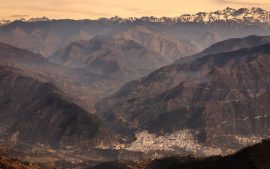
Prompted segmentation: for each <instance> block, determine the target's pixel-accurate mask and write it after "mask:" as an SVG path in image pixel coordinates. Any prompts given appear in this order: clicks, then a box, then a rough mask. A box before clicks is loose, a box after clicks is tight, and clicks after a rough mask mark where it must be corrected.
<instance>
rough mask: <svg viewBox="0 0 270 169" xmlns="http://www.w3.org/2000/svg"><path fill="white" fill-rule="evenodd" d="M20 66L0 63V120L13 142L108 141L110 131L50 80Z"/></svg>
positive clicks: (73, 143)
mask: <svg viewBox="0 0 270 169" xmlns="http://www.w3.org/2000/svg"><path fill="white" fill-rule="evenodd" d="M19 72H23V71H21V70H15V69H13V68H10V67H6V66H1V67H0V94H1V99H0V105H1V106H0V117H1V118H0V119H1V120H0V123H1V126H2V129H1V131H2V133H1V134H3V138H5V139H6V140H7V141H8V142H10V143H13V144H22V145H24V146H27V145H28V144H30V145H34V144H37V143H40V144H44V145H48V146H52V147H64V146H78V147H84V146H87V147H89V146H90V147H94V146H96V145H100V144H104V145H106V144H110V143H112V142H113V140H114V137H113V134H112V132H110V130H108V129H107V128H106V126H105V125H104V124H103V123H102V122H101V120H99V119H98V117H96V116H95V115H93V114H90V113H89V112H87V111H85V110H83V109H82V108H80V107H79V106H78V105H77V104H75V103H74V102H73V101H72V99H70V98H69V97H68V96H65V94H63V93H62V92H61V91H60V90H58V89H57V88H56V87H55V86H54V85H52V84H50V83H44V82H42V81H40V80H38V79H35V78H33V77H31V76H30V77H29V76H28V75H24V74H22V73H19Z"/></svg>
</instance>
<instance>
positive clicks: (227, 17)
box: [0, 7, 270, 25]
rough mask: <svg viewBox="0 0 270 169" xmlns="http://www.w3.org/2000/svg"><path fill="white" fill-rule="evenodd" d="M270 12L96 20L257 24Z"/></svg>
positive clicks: (231, 11)
mask: <svg viewBox="0 0 270 169" xmlns="http://www.w3.org/2000/svg"><path fill="white" fill-rule="evenodd" d="M269 15H270V12H269V11H266V10H264V9H262V8H257V7H252V8H239V9H233V8H230V7H227V8H226V9H224V10H217V11H213V12H198V13H196V14H183V15H181V16H176V17H161V18H157V17H153V16H149V17H148V16H144V17H141V18H136V17H130V18H121V17H118V16H115V17H111V18H99V19H98V20H97V21H99V22H106V23H118V24H123V23H135V22H149V23H162V24H176V23H206V24H210V23H214V22H220V21H221V22H242V23H245V24H257V23H265V24H269V23H270V16H269ZM16 20H21V21H24V22H39V21H49V20H50V19H49V18H47V17H45V16H44V17H41V18H31V19H29V20H27V19H24V18H22V19H16ZM5 21H7V20H3V21H0V22H2V23H3V24H4V25H5V24H9V23H10V22H11V21H9V22H5Z"/></svg>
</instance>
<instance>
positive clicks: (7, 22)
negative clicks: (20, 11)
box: [0, 16, 50, 26]
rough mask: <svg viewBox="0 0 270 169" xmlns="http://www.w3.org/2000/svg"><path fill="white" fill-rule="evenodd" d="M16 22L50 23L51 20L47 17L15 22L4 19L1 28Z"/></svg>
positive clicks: (0, 21) (0, 23) (1, 21)
mask: <svg viewBox="0 0 270 169" xmlns="http://www.w3.org/2000/svg"><path fill="white" fill-rule="evenodd" d="M14 21H22V22H44V21H50V19H49V18H47V17H45V16H43V17H41V18H31V19H24V18H20V19H15V20H8V19H3V20H0V26H3V25H7V24H10V23H11V22H14Z"/></svg>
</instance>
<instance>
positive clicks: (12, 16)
mask: <svg viewBox="0 0 270 169" xmlns="http://www.w3.org/2000/svg"><path fill="white" fill-rule="evenodd" d="M9 17H10V18H27V17H29V15H11V16H9Z"/></svg>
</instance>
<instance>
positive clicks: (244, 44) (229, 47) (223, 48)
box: [175, 35, 270, 64]
mask: <svg viewBox="0 0 270 169" xmlns="http://www.w3.org/2000/svg"><path fill="white" fill-rule="evenodd" d="M266 43H270V37H269V36H255V35H251V36H248V37H245V38H233V39H228V40H224V41H221V42H218V43H215V44H213V45H211V46H210V47H208V48H206V49H204V50H203V51H201V52H200V53H197V54H195V55H192V56H188V57H182V58H180V59H178V60H176V61H175V63H176V64H180V63H186V62H191V61H193V60H195V59H197V58H200V57H202V56H205V55H209V54H216V53H223V52H230V51H234V50H238V49H241V48H251V47H255V46H260V45H263V44H266Z"/></svg>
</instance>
